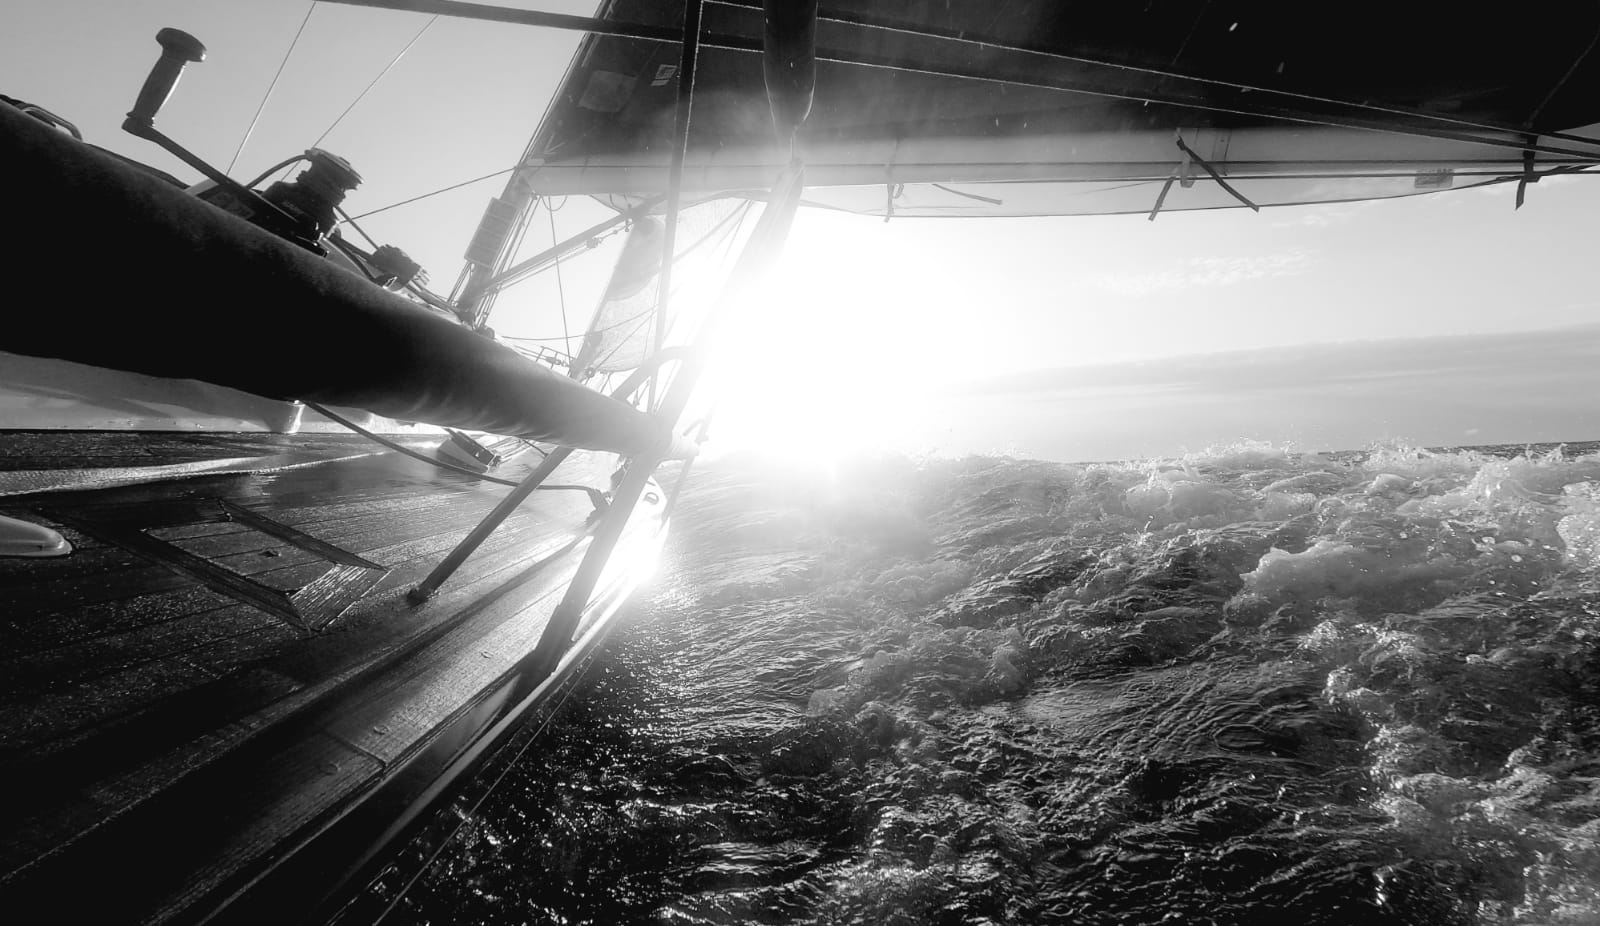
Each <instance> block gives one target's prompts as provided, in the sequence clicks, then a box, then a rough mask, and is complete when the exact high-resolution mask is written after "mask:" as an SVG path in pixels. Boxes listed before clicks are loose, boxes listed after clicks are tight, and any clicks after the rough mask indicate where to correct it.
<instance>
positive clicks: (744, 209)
mask: <svg viewBox="0 0 1600 926" xmlns="http://www.w3.org/2000/svg"><path fill="white" fill-rule="evenodd" d="M752 205H753V203H752V202H751V201H750V200H745V201H744V202H743V203H741V204H740V205H739V206H738V207H737V208H735V209H733V210H732V211H730V212H729V213H728V214H727V215H725V216H723V217H722V218H721V219H719V220H717V224H715V225H713V226H711V228H710V229H709V230H708V231H706V233H705V234H704V235H702V236H700V237H699V238H698V239H696V240H695V242H694V243H693V244H691V245H689V246H688V247H686V248H684V249H683V250H682V251H679V252H678V256H677V257H676V258H674V260H675V261H677V260H682V259H684V258H685V257H688V256H689V255H690V254H693V253H694V252H695V250H696V249H697V248H699V247H700V246H701V245H703V244H705V243H706V242H707V241H709V240H711V239H712V238H713V237H715V236H716V235H717V233H718V232H719V231H721V230H722V228H723V227H724V226H726V225H727V224H728V223H729V222H731V221H732V220H734V219H738V220H739V224H738V225H737V226H735V228H734V231H733V233H734V234H735V235H737V234H738V233H739V230H740V229H741V228H743V227H744V220H745V217H746V216H748V215H749V213H750V207H751V206H752ZM620 233H621V229H616V230H614V231H610V232H607V233H606V237H610V236H612V235H616V234H620ZM547 269H549V268H541V269H539V270H538V271H535V273H544V272H545V270H547ZM529 275H530V276H532V275H534V274H529ZM654 312H655V307H654V306H653V305H652V306H651V307H650V308H648V309H645V310H644V311H642V312H640V313H638V314H636V315H629V316H628V317H627V318H623V319H619V320H618V321H615V322H612V323H611V324H609V325H604V326H601V327H598V328H592V329H590V331H589V333H591V334H605V333H606V332H608V331H615V330H617V329H618V328H621V327H623V326H625V325H630V324H632V323H634V322H636V321H638V320H639V319H642V318H648V317H650V315H652V314H653V313H654ZM629 334H630V335H631V334H632V332H629ZM497 336H498V337H502V338H505V339H506V340H507V341H529V342H535V343H547V344H548V343H552V342H555V341H559V340H561V338H514V337H510V336H508V335H497ZM623 340H624V341H626V338H624V339H623ZM613 353H615V351H613ZM611 356H612V354H607V355H606V356H605V357H604V358H602V360H601V362H602V363H603V362H605V360H609V359H610V358H611Z"/></svg>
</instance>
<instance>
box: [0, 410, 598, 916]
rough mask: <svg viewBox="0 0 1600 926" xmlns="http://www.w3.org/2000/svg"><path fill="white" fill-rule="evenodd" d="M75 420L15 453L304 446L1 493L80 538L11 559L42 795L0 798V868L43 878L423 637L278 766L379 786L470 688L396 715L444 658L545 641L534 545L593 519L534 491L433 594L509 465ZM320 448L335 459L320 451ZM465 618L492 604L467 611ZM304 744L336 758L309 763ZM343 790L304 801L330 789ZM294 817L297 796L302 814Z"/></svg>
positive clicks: (13, 662) (16, 664)
mask: <svg viewBox="0 0 1600 926" xmlns="http://www.w3.org/2000/svg"><path fill="white" fill-rule="evenodd" d="M57 437H58V438H59V439H58V440H57V441H56V443H55V444H54V445H53V446H52V443H51V438H50V436H49V435H26V434H24V435H14V436H11V437H9V438H7V437H0V447H4V448H5V449H4V450H0V467H5V468H7V469H9V470H10V471H13V472H16V471H33V472H38V471H47V470H50V469H52V468H71V467H73V466H75V465H76V466H79V467H81V468H84V467H86V468H94V469H100V468H105V469H110V468H121V467H129V466H134V467H137V466H140V465H148V464H152V463H154V464H157V465H164V464H166V463H169V462H171V461H173V460H180V459H182V460H185V461H190V462H199V463H202V464H204V463H205V462H207V461H208V460H214V459H220V458H240V457H251V456H255V457H259V458H262V459H273V460H281V459H284V458H286V455H290V456H293V457H294V458H295V460H296V462H295V463H294V464H293V465H292V466H291V467H290V468H286V469H278V470H276V471H271V472H259V473H243V474H223V475H200V476H192V477H189V478H181V479H164V480H160V481H156V482H151V483H148V484H138V485H120V486H113V487H110V488H104V489H94V490H88V491H70V492H61V491H57V492H46V493H35V494H24V495H10V496H3V497H0V514H4V515H9V516H12V517H19V518H23V519H25V520H30V521H35V522H37V523H42V524H46V525H48V526H51V527H53V528H56V529H58V530H59V531H60V532H61V533H62V534H63V535H64V536H66V537H67V538H68V539H69V540H70V541H71V542H72V544H73V546H74V548H75V550H74V552H73V553H72V555H70V556H68V557H65V558H60V559H50V560H18V559H0V602H3V603H4V607H3V610H0V780H3V781H4V783H5V784H6V785H7V786H8V791H9V793H11V794H13V795H26V796H27V799H26V800H13V801H7V802H6V803H5V805H4V806H3V807H0V832H4V833H6V834H7V837H6V839H5V840H4V844H3V847H0V887H3V886H4V885H5V884H6V883H7V880H6V879H10V880H13V881H14V880H18V879H22V880H26V879H28V878H30V877H32V873H31V869H34V868H37V867H38V865H37V864H36V863H37V862H38V861H39V860H40V859H41V858H45V857H49V856H50V855H52V854H53V853H59V852H60V851H62V849H63V847H68V846H73V845H74V844H75V843H77V842H79V841H80V840H82V839H84V837H86V836H87V835H89V834H90V833H92V832H94V831H95V830H97V828H99V827H100V825H101V824H102V823H103V822H104V821H106V820H108V819H111V818H113V817H117V816H119V815H123V814H127V813H129V812H130V811H132V810H133V809H135V808H137V807H139V806H140V805H141V804H143V803H145V802H147V801H149V800H151V799H152V798H154V797H156V796H158V795H161V794H162V793H163V792H164V791H166V790H167V789H169V787H171V786H172V785H173V784H174V783H175V782H178V781H180V780H181V779H184V778H186V777H188V776H190V775H191V773H193V772H194V771H195V770H197V769H200V768H202V767H204V766H207V765H209V764H211V763H213V762H214V761H216V760H217V759H219V758H220V757H222V756H225V755H227V754H229V753H230V752H232V751H234V750H235V749H237V748H238V747H240V746H241V745H243V744H245V743H247V742H249V741H251V740H252V739H255V738H256V737H257V736H258V735H259V734H261V733H262V732H263V731H266V730H269V729H272V728H274V727H275V726H276V725H279V724H280V722H282V721H285V720H286V719H287V718H289V717H291V716H294V715H296V714H297V713H300V712H304V711H305V710H306V709H307V708H308V707H309V706H312V705H315V704H316V703H317V702H318V701H319V699H324V698H326V697H327V696H328V695H329V694H330V693H332V692H335V691H337V690H339V689H340V686H341V685H342V684H343V683H346V682H348V681H350V680H351V679H353V678H356V677H360V676H362V675H363V674H364V673H365V674H366V675H372V674H373V673H374V670H375V667H381V666H382V665H383V664H384V663H385V661H386V660H387V661H389V662H394V661H396V660H400V659H402V658H408V659H411V660H412V662H413V665H411V667H410V668H409V669H407V670H406V671H405V672H401V673H399V674H398V675H396V676H395V677H388V676H385V677H384V681H383V684H382V685H378V686H376V687H374V688H373V691H374V692H376V691H379V690H380V689H381V690H382V691H383V692H385V693H384V694H382V695H377V694H372V695H370V696H365V695H364V697H365V699H366V702H367V713H368V714H369V715H370V716H361V717H354V718H347V720H348V721H349V722H347V723H344V724H343V725H342V727H341V726H340V725H339V724H336V723H334V722H333V721H331V720H330V722H329V724H328V725H327V727H326V728H319V729H317V730H316V731H314V732H307V733H305V734H303V735H301V736H300V737H299V738H298V739H296V740H295V742H294V743H292V744H289V748H288V749H287V751H286V752H284V753H283V754H282V755H281V756H280V757H279V759H278V761H279V762H280V763H281V762H288V763H289V765H288V766H286V767H284V768H282V769H279V770H277V771H275V772H272V773H271V774H269V775H266V777H267V778H268V779H273V778H284V779H287V780H293V779H295V778H297V777H298V778H300V779H305V780H307V781H309V782H311V783H312V784H311V785H310V790H311V791H313V792H315V791H319V790H320V791H337V790H338V789H341V788H345V789H348V788H350V787H354V786H355V785H356V784H359V782H360V781H361V780H362V779H363V778H364V777H366V776H369V775H370V774H372V773H373V772H374V771H377V770H381V769H382V768H384V767H385V765H386V763H388V762H390V761H392V760H393V759H395V758H396V757H397V756H399V755H401V754H403V753H404V752H405V750H406V749H407V748H409V747H410V746H411V744H412V743H413V742H414V741H415V740H416V738H417V737H419V736H422V735H424V734H425V733H426V732H427V730H428V729H429V725H430V724H432V723H434V722H436V718H437V715H438V714H439V713H440V712H448V711H449V710H451V709H453V707H454V706H453V705H432V706H431V707H430V706H429V705H428V704H424V705H423V706H422V707H419V708H417V709H416V710H414V711H412V712H411V713H412V715H413V716H412V718H411V720H409V721H408V719H407V717H406V716H405V715H403V714H402V715H401V716H398V717H396V718H394V719H393V720H392V722H391V721H390V720H389V719H387V718H389V716H390V714H391V713H392V712H393V711H394V710H396V707H395V705H397V704H404V703H406V700H407V698H412V699H413V700H416V699H421V700H422V701H424V702H426V701H427V700H428V698H430V697H434V696H433V695H429V694H428V693H427V692H428V691H431V690H435V689H436V688H437V683H438V679H439V677H440V676H441V674H442V675H443V676H447V677H454V676H459V677H460V683H461V685H462V686H468V685H471V684H477V685H479V688H475V689H465V690H470V691H477V690H481V688H482V685H483V684H485V683H486V680H485V679H484V678H481V677H479V676H484V675H485V674H486V673H487V674H488V676H489V680H492V677H493V674H494V673H495V672H498V671H503V669H502V668H500V667H501V666H502V663H503V661H504V658H502V656H501V655H500V654H496V656H495V658H492V659H491V658H490V653H489V652H488V651H487V650H485V651H484V652H483V658H482V659H477V658H474V659H472V660H466V659H464V658H463V647H466V646H474V647H476V646H478V645H480V642H481V641H482V640H484V639H488V638H487V637H485V636H484V634H490V635H492V634H493V633H495V632H499V633H502V635H504V634H509V637H508V638H507V639H506V640H504V641H502V643H501V644H499V645H503V646H506V647H516V646H526V645H528V642H527V640H528V638H529V637H530V635H531V636H532V637H533V638H535V639H536V635H537V630H538V629H539V627H540V626H542V621H543V619H544V618H543V612H539V613H536V614H531V616H530V612H537V611H539V608H537V607H535V606H534V605H535V604H536V603H537V602H539V601H544V600H547V599H549V598H550V597H551V595H552V594H553V593H554V592H556V591H559V587H556V586H552V585H550V583H549V581H548V580H547V579H546V580H540V579H538V578H537V577H536V576H535V575H534V573H535V572H536V570H531V569H530V567H534V566H537V565H538V564H539V563H541V562H545V561H553V560H555V559H561V558H565V557H563V554H564V553H568V552H570V551H571V550H573V549H574V548H575V546H577V545H578V544H580V542H581V541H582V538H583V537H584V522H585V519H586V518H587V517H588V515H589V514H590V511H591V505H590V502H589V499H588V497H587V496H585V495H584V494H582V493H579V492H540V493H536V494H535V497H534V499H533V500H532V501H531V502H530V503H529V504H527V505H525V506H524V507H523V508H522V509H521V510H520V511H519V512H517V513H516V514H515V515H513V517H512V518H511V519H510V520H509V521H508V522H507V523H506V524H505V526H504V527H503V528H502V529H501V530H499V531H498V532H496V533H495V534H494V535H493V536H492V537H491V538H490V539H489V541H488V542H487V543H485V545H484V546H483V548H482V549H481V550H480V551H479V552H478V553H477V554H476V555H475V556H473V557H472V558H470V559H469V560H468V561H467V563H466V565H465V566H464V567H463V568H462V569H461V571H460V572H459V573H457V575H456V576H455V577H454V578H453V579H452V580H451V581H450V582H449V583H448V584H447V585H446V586H445V587H444V589H443V590H442V591H441V593H440V594H439V595H438V596H437V597H436V598H435V599H433V600H431V601H429V602H428V603H426V604H424V605H420V606H418V605H413V604H411V603H409V602H407V601H406V599H405V597H404V596H405V591H406V590H407V589H409V588H410V587H411V586H413V585H414V584H415V583H416V582H417V581H418V580H420V579H421V578H422V577H423V576H425V575H426V574H427V573H428V571H429V570H430V569H431V568H432V567H433V566H434V565H435V564H436V563H437V562H438V561H439V559H440V558H441V557H442V556H443V555H444V554H445V553H446V552H447V551H448V550H450V549H451V548H452V547H453V546H454V545H455V544H456V542H457V541H458V540H460V538H461V537H462V536H463V535H464V534H465V533H466V532H467V531H468V530H469V529H470V528H471V527H472V526H473V525H475V524H476V523H477V522H478V521H479V520H480V519H481V518H482V517H483V515H484V514H485V513H487V511H488V510H489V509H490V508H491V507H492V506H493V505H494V503H495V502H496V501H497V500H498V499H499V498H500V496H501V495H502V494H503V493H504V492H505V491H507V490H506V489H505V488H504V487H503V486H499V485H494V484H489V483H484V482H481V481H477V480H473V479H471V478H470V477H467V476H462V475H457V474H454V473H450V472H446V471H442V470H439V469H437V468H434V467H431V466H429V465H427V464H425V463H422V462H420V461H416V460H411V459H408V458H405V457H402V456H400V455H398V454H394V453H372V452H371V450H372V448H371V445H368V444H365V443H362V442H359V441H351V440H349V439H347V438H343V437H320V436H319V437H312V438H305V437H302V438H299V439H296V438H288V437H279V436H273V435H251V436H219V437H217V438H216V439H212V440H207V439H206V438H201V437H199V436H196V435H183V436H176V437H171V438H168V437H162V438H158V439H156V440H154V441H151V442H149V443H145V442H141V441H139V440H137V439H136V438H130V437H129V436H128V435H108V436H106V439H105V440H104V441H102V442H100V443H96V442H95V441H94V440H93V439H92V437H90V436H85V435H81V434H68V435H58V436H57ZM152 444H155V445H161V446H155V447H154V449H152ZM157 451H159V452H157ZM317 455H322V456H324V457H326V458H328V461H327V462H323V463H311V462H310V459H309V458H310V457H315V456H317ZM537 459H538V457H537V454H535V453H529V454H526V455H525V456H524V457H523V459H522V460H521V461H519V463H522V464H523V467H517V466H512V467H508V468H506V470H505V471H498V472H497V475H501V476H506V477H511V478H515V477H516V476H518V475H520V473H519V472H518V469H519V468H523V469H525V465H526V464H527V463H528V462H530V461H537ZM611 459H612V458H610V457H604V456H602V457H599V458H588V459H584V458H582V457H581V455H580V456H579V457H577V458H575V459H574V461H573V462H572V463H570V464H568V466H566V467H564V468H563V470H561V471H560V472H559V473H558V475H557V481H561V482H573V483H586V484H590V485H599V486H604V485H605V480H606V478H607V477H608V476H609V466H610V461H611ZM91 461H92V462H91ZM0 475H3V473H0ZM518 615H523V617H521V618H519V617H518ZM469 623H470V624H474V625H481V626H478V627H477V629H475V630H474V631H473V633H472V634H465V633H464V632H460V628H462V627H463V626H465V625H466V624H469ZM497 628H499V629H497ZM504 628H510V630H506V629H504ZM457 638H459V639H457ZM512 638H514V639H512ZM419 653H431V655H428V656H426V657H419V656H418V654H419ZM471 655H472V656H473V657H477V655H478V654H477V653H476V652H473V653H472V654H471ZM419 658H420V659H421V662H418V661H417V660H418V659H419ZM475 663H481V665H478V664H475ZM430 685H432V686H434V687H433V688H430V687H429V686H430ZM385 686H386V687H385ZM408 689H415V691H410V690H408ZM435 699H436V698H435ZM375 717H376V718H378V719H373V718H375ZM330 754H331V755H334V756H335V758H333V759H330V758H329V756H330ZM339 756H343V757H344V758H345V759H346V760H347V761H343V762H341V761H339V760H338V757H339ZM307 762H310V763H314V764H316V765H317V766H318V767H320V766H322V765H328V764H331V765H333V766H334V767H336V772H335V773H326V774H324V773H320V772H317V773H314V774H303V773H304V772H305V771H306V769H304V768H301V766H303V765H304V764H305V763H307ZM296 763H299V764H298V765H297V764H296ZM297 769H298V771H297ZM313 771H315V770H314V769H313ZM211 790H212V791H214V790H215V788H212V789H211ZM325 797H326V795H321V796H319V795H317V794H314V793H313V794H310V795H308V796H306V795H302V796H296V795H293V794H291V795H289V796H288V798H287V799H288V800H290V803H291V804H292V803H293V801H295V800H301V801H303V802H307V806H308V807H311V809H313V810H314V809H315V808H314V807H313V806H312V805H316V804H318V802H319V801H322V800H323V799H324V798H325ZM272 800H273V801H277V802H278V803H280V804H281V803H282V801H283V800H285V797H284V795H276V796H274V797H273V798H272ZM269 803H270V802H269ZM308 812H310V811H308ZM293 818H294V814H293V813H292V812H287V817H286V818H285V820H284V822H283V825H284V826H289V825H292V824H294V823H295V822H296V820H295V819H293ZM280 828H281V827H280ZM271 838H273V837H272V835H271V834H267V835H265V836H262V835H260V834H258V835H257V836H252V837H250V838H249V839H248V840H246V841H247V842H250V843H251V844H252V845H257V844H259V843H261V841H262V840H263V839H266V840H267V841H269V842H270V839H271ZM164 902H165V901H164Z"/></svg>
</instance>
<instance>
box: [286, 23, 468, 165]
mask: <svg viewBox="0 0 1600 926" xmlns="http://www.w3.org/2000/svg"><path fill="white" fill-rule="evenodd" d="M438 21H439V17H438V15H437V14H435V15H434V16H432V17H430V18H429V19H428V21H427V22H425V23H423V24H422V28H421V29H418V30H417V34H416V35H414V36H412V37H411V41H409V42H407V43H406V47H404V48H402V49H400V51H399V53H398V54H396V55H395V56H394V57H393V58H391V59H390V60H389V63H388V64H387V65H386V66H385V67H384V69H383V70H382V71H379V72H378V76H377V77H374V78H372V83H370V84H367V88H366V89H365V90H362V91H361V93H360V94H359V95H358V96H357V97H356V98H355V99H354V100H352V101H351V103H350V105H349V106H346V107H345V108H344V112H342V113H340V114H339V118H337V119H335V120H333V124H332V125H330V126H328V128H327V129H326V130H325V131H324V132H323V133H322V134H321V135H318V136H317V140H316V141H314V142H312V143H311V147H313V148H315V147H317V146H318V145H320V144H322V140H323V139H324V138H327V137H328V134H329V133H330V132H332V131H333V130H334V129H336V128H338V127H339V123H341V122H343V121H344V117H345V116H348V115H350V111H351V110H353V109H355V108H356V107H357V106H359V105H361V101H362V100H364V99H366V98H367V94H369V93H371V92H372V88H373V87H376V86H378V82H379V81H381V80H383V79H384V78H385V77H387V76H388V75H389V72H390V71H392V70H394V66H395V65H397V64H399V63H400V59H401V58H404V57H405V56H406V52H408V51H410V50H411V46H413V45H415V44H417V40H418V39H420V38H422V36H423V34H424V33H426V32H427V31H428V30H429V29H431V28H433V24H434V23H436V22H438Z"/></svg>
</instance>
